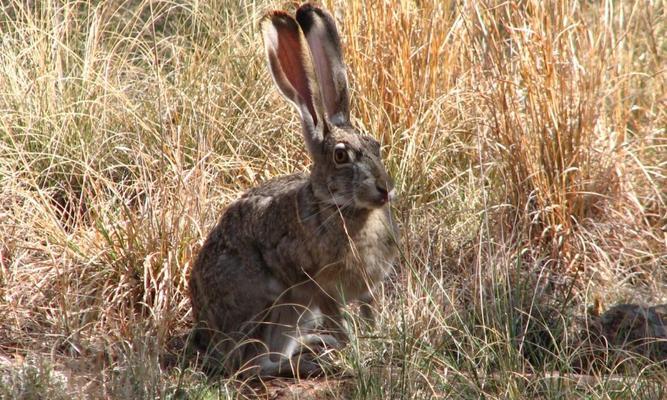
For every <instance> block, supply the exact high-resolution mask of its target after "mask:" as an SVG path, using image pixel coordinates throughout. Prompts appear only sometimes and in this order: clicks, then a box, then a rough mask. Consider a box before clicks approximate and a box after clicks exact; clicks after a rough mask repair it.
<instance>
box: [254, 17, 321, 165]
mask: <svg viewBox="0 0 667 400" xmlns="http://www.w3.org/2000/svg"><path fill="white" fill-rule="evenodd" d="M261 27H262V32H263V35H264V47H265V48H266V58H267V61H268V64H269V70H270V71H271V75H272V76H273V80H274V82H275V83H276V86H278V89H279V90H280V92H281V93H282V95H283V96H285V98H287V99H288V100H289V101H291V102H292V103H294V105H295V106H296V108H297V110H298V111H299V114H300V115H301V124H302V125H303V131H304V137H305V140H306V147H307V149H308V151H309V152H310V154H311V155H316V154H318V153H319V151H320V149H321V146H320V145H321V143H322V138H323V132H324V125H325V123H324V119H323V116H324V113H323V107H322V100H321V98H320V93H319V89H318V85H317V77H316V75H315V73H314V70H313V64H312V59H311V56H310V52H309V51H308V45H307V44H306V39H305V37H304V36H303V33H302V32H301V28H300V27H299V24H297V22H296V21H295V20H294V18H292V17H291V16H290V15H289V14H287V13H285V12H283V11H273V12H270V13H268V14H267V15H266V16H265V17H264V18H263V19H262V21H261Z"/></svg>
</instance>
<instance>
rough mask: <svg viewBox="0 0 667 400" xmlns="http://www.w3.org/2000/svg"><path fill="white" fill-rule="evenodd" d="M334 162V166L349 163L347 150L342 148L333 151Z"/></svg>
mask: <svg viewBox="0 0 667 400" xmlns="http://www.w3.org/2000/svg"><path fill="white" fill-rule="evenodd" d="M334 161H335V162H336V164H345V163H346V162H348V161H350V156H349V154H347V150H346V149H345V148H344V147H338V148H336V149H334Z"/></svg>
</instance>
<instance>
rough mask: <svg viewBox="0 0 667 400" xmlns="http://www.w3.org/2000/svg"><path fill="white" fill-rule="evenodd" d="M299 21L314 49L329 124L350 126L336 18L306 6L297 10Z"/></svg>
mask: <svg viewBox="0 0 667 400" xmlns="http://www.w3.org/2000/svg"><path fill="white" fill-rule="evenodd" d="M296 20H297V22H298V23H299V25H300V26H301V30H303V33H304V34H305V36H306V40H307V41H308V47H310V53H311V55H312V57H313V64H314V65H315V71H316V73H317V81H318V82H319V86H320V92H321V95H322V100H323V103H324V108H325V111H326V113H327V117H328V120H329V122H330V123H331V124H333V125H337V126H345V125H349V124H350V94H349V89H348V86H347V73H346V72H345V63H344V62H343V52H342V50H341V46H340V36H339V35H338V30H337V29H336V24H335V22H334V19H333V17H332V16H331V14H329V13H328V12H327V11H325V10H323V9H321V8H318V7H315V6H313V5H311V4H304V5H302V6H301V7H299V9H298V10H297V12H296Z"/></svg>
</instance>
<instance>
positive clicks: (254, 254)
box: [189, 4, 399, 377]
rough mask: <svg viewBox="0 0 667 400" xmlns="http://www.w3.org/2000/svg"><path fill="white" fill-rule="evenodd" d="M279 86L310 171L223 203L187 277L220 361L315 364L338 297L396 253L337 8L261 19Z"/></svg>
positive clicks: (340, 301)
mask: <svg viewBox="0 0 667 400" xmlns="http://www.w3.org/2000/svg"><path fill="white" fill-rule="evenodd" d="M261 29H262V33H263V38H264V45H265V50H266V58H267V61H268V66H269V70H270V72H271V75H272V77H273V80H274V82H275V84H276V86H277V87H278V90H279V91H280V93H281V94H282V95H283V96H284V97H285V98H286V99H287V100H289V101H290V102H291V103H292V104H293V105H294V106H295V107H296V110H297V111H298V113H299V116H300V119H301V125H302V131H303V138H304V141H305V145H306V149H307V151H308V153H309V155H310V157H311V159H312V165H311V168H310V174H304V173H297V174H294V175H289V176H283V177H278V178H274V179H272V180H269V181H267V182H265V183H264V184H262V185H260V186H258V187H255V188H253V189H251V190H249V191H248V192H246V193H245V194H243V195H242V196H241V197H240V198H239V199H238V200H236V201H234V202H233V203H231V204H230V205H229V206H228V207H227V209H226V210H225V211H224V213H223V215H222V217H221V218H220V220H219V222H218V224H217V226H215V228H214V229H213V230H212V231H211V233H210V234H209V236H208V238H207V239H206V241H205V243H204V245H203V247H202V249H201V250H200V253H199V255H198V257H197V259H196V261H195V263H194V265H193V269H192V273H191V276H190V280H189V289H190V300H191V303H192V311H193V317H194V322H195V327H194V331H193V333H194V336H195V341H196V342H197V344H198V345H199V346H200V348H206V349H208V350H209V354H212V355H214V358H215V360H216V361H215V362H216V365H219V366H220V367H221V368H222V370H223V371H226V372H233V371H237V370H239V369H240V370H241V371H244V372H243V373H246V374H252V375H259V376H260V377H264V376H308V375H313V374H319V373H321V372H322V367H321V365H320V364H319V363H318V362H317V354H318V350H320V351H321V350H322V349H324V348H329V347H337V346H341V345H342V344H343V343H344V342H345V340H346V338H347V337H346V334H345V332H344V330H343V329H342V327H341V322H342V318H341V307H342V306H343V305H345V304H346V303H348V302H351V301H359V302H361V304H362V312H364V313H365V314H366V316H368V317H369V318H370V317H372V316H371V314H370V311H369V310H370V307H369V304H370V301H371V299H372V298H373V295H372V290H373V289H374V288H375V287H376V286H378V284H379V283H381V282H382V281H383V279H384V278H385V277H386V276H387V275H388V273H389V272H390V271H391V270H392V268H393V264H394V262H395V260H396V258H397V256H398V240H399V239H398V229H397V226H396V224H395V221H394V220H393V218H392V214H391V211H390V201H391V200H392V198H393V196H394V192H395V191H394V186H393V182H392V179H391V178H390V176H389V175H388V174H387V171H386V170H385V167H384V166H383V164H382V160H381V157H380V144H379V143H378V142H377V141H376V140H374V139H373V138H371V137H369V136H365V135H362V134H360V133H359V132H357V131H356V130H355V128H354V127H353V126H352V124H351V122H350V92H349V90H348V84H347V76H346V71H345V64H344V62H343V55H342V51H341V44H340V38H339V34H338V31H337V29H336V25H335V23H334V20H333V18H332V16H331V15H330V14H329V13H328V12H327V11H325V10H323V9H321V8H317V7H315V6H312V5H310V4H304V5H302V6H301V7H300V8H299V9H298V10H297V12H296V18H294V17H292V16H290V15H289V14H288V13H286V12H283V11H273V12H270V13H268V14H267V15H265V16H264V17H263V18H262V20H261Z"/></svg>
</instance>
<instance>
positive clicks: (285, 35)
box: [273, 19, 317, 126]
mask: <svg viewBox="0 0 667 400" xmlns="http://www.w3.org/2000/svg"><path fill="white" fill-rule="evenodd" d="M273 24H274V26H275V28H276V31H277V33H278V49H277V51H276V54H277V56H278V62H279V63H280V67H281V69H282V70H283V73H284V74H285V77H286V78H287V80H288V81H289V83H290V84H291V85H292V87H293V88H294V89H295V90H296V92H297V93H298V94H299V96H300V97H301V98H302V99H303V101H305V102H306V106H307V107H308V111H309V112H310V115H311V116H312V118H313V124H314V125H315V126H317V113H316V112H315V106H314V105H313V94H312V91H311V89H310V85H309V81H308V79H309V78H308V72H307V71H306V67H305V65H306V57H308V54H307V53H304V48H303V46H302V41H301V40H299V39H300V38H299V35H300V30H299V29H300V28H299V27H298V25H297V24H296V22H293V21H289V20H288V21H284V20H281V21H276V20H275V19H274V20H273ZM291 24H293V25H295V26H294V27H290V26H287V25H291Z"/></svg>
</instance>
